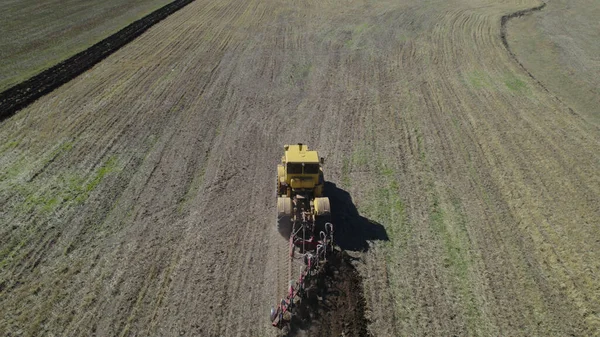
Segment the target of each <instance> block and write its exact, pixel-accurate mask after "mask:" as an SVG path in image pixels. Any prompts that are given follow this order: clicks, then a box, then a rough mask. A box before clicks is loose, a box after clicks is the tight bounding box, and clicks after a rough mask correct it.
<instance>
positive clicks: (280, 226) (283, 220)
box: [277, 216, 293, 240]
mask: <svg viewBox="0 0 600 337" xmlns="http://www.w3.org/2000/svg"><path fill="white" fill-rule="evenodd" d="M292 230H293V228H292V217H290V216H281V217H279V218H278V219H277V231H278V232H279V234H281V236H283V237H284V238H285V239H286V240H289V239H290V235H292Z"/></svg>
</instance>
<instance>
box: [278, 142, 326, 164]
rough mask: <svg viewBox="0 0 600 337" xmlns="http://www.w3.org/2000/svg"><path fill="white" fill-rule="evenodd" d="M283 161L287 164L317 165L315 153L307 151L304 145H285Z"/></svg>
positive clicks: (317, 156)
mask: <svg viewBox="0 0 600 337" xmlns="http://www.w3.org/2000/svg"><path fill="white" fill-rule="evenodd" d="M283 148H284V149H285V161H286V162H288V163H319V155H318V154H317V151H309V150H308V146H306V145H304V144H297V145H285V146H284V147H283Z"/></svg>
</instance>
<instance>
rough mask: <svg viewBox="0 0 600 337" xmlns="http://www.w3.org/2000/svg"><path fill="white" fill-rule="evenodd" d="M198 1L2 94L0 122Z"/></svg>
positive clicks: (167, 9)
mask: <svg viewBox="0 0 600 337" xmlns="http://www.w3.org/2000/svg"><path fill="white" fill-rule="evenodd" d="M193 1H194V0H175V1H173V2H171V3H169V4H167V5H165V6H163V7H161V8H159V9H157V10H155V11H153V12H151V13H150V14H148V15H146V16H144V17H143V18H141V19H138V20H136V21H134V22H132V23H130V24H129V25H127V26H126V27H124V28H122V29H121V30H119V31H118V32H116V33H114V34H112V35H110V36H108V37H107V38H104V39H103V40H101V41H100V42H97V43H95V44H94V45H92V46H91V47H89V48H86V49H85V50H83V51H81V52H79V53H77V54H75V55H73V56H71V57H69V58H68V59H66V60H64V61H61V62H60V63H58V64H56V65H54V66H52V67H50V68H48V69H46V70H44V71H42V72H41V73H39V74H37V75H35V76H33V77H31V78H29V79H27V80H25V81H23V82H21V83H19V84H16V85H14V86H12V87H10V88H8V89H6V90H5V91H3V92H2V93H0V122H2V121H4V120H5V119H7V118H9V117H11V116H12V115H14V114H15V113H17V112H18V111H19V110H21V109H23V108H25V107H27V106H28V105H30V104H31V103H33V102H35V101H36V100H37V99H38V98H40V97H42V96H44V95H46V94H48V93H50V92H52V91H53V90H54V89H57V88H58V87H60V86H61V85H63V84H65V83H67V82H69V81H70V80H72V79H73V78H75V77H77V76H79V75H81V74H82V73H83V72H85V71H86V70H88V69H90V68H92V67H93V66H94V65H96V64H97V63H99V62H100V61H102V60H104V59H105V58H107V57H108V56H110V55H111V54H113V53H114V52H116V51H117V50H119V49H120V48H121V47H123V46H125V45H127V44H128V43H129V42H131V41H133V40H134V39H135V38H137V37H138V36H140V35H141V34H142V33H144V32H145V31H147V30H148V29H149V28H150V27H152V26H154V25H155V24H157V23H159V22H160V21H162V20H164V19H165V18H167V17H168V16H169V15H171V14H173V13H175V12H177V11H178V10H180V9H182V8H183V7H185V6H186V5H188V4H190V3H191V2H193Z"/></svg>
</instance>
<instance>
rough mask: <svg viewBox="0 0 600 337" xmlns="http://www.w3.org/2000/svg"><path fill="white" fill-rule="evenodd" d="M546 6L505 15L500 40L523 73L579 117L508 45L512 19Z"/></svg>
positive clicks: (543, 3)
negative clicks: (526, 66)
mask: <svg viewBox="0 0 600 337" xmlns="http://www.w3.org/2000/svg"><path fill="white" fill-rule="evenodd" d="M546 5H547V3H545V2H542V4H541V5H539V6H536V7H532V8H528V9H523V10H520V11H516V12H513V13H510V14H506V15H503V16H502V18H501V19H500V39H502V44H503V45H504V47H505V48H506V50H507V51H508V53H509V54H510V57H511V58H512V59H513V60H514V61H515V62H516V63H517V64H518V65H519V67H521V69H523V71H524V72H525V73H526V74H527V75H528V76H529V77H530V78H531V79H533V80H534V81H535V82H536V83H537V84H538V85H539V86H540V87H541V88H542V89H543V90H544V91H545V92H547V93H548V94H549V95H550V96H552V97H553V98H554V99H556V100H557V101H558V102H559V103H560V104H562V105H563V106H564V107H566V108H567V109H568V110H569V112H570V113H571V114H572V115H575V116H579V114H578V113H576V112H575V110H573V108H571V107H570V106H569V105H568V104H566V103H565V102H563V101H562V100H561V99H560V98H559V97H558V96H557V95H555V94H554V93H552V92H551V91H550V90H548V88H546V86H545V85H544V84H543V83H542V82H540V80H538V79H537V78H536V77H535V76H533V74H532V73H531V72H530V71H529V70H527V68H525V66H524V65H523V63H521V61H519V58H518V57H517V55H516V54H515V53H514V52H513V51H512V49H510V46H509V45H508V40H507V38H506V36H507V35H508V33H507V28H506V25H507V23H508V21H509V20H510V19H512V18H518V17H521V16H524V15H530V14H533V13H534V12H539V11H541V10H542V9H544V8H545V7H546Z"/></svg>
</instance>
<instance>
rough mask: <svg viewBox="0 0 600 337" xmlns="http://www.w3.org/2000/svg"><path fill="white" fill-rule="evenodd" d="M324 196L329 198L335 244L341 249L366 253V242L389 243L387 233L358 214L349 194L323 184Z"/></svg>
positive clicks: (330, 185)
mask: <svg viewBox="0 0 600 337" xmlns="http://www.w3.org/2000/svg"><path fill="white" fill-rule="evenodd" d="M325 195H326V196H327V197H329V202H330V204H331V220H332V222H333V228H334V231H335V243H336V244H337V245H338V246H339V247H340V248H341V249H343V250H349V251H367V250H368V249H369V242H368V241H374V240H382V241H389V237H388V235H387V232H386V230H385V228H384V227H383V226H382V225H381V224H380V223H378V222H376V221H373V220H370V219H367V218H365V217H363V216H361V215H360V214H358V210H357V209H356V206H355V205H354V202H352V197H351V196H350V193H348V192H346V191H345V190H343V189H341V188H339V187H337V186H336V185H335V184H334V183H331V182H325Z"/></svg>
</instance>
